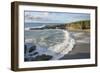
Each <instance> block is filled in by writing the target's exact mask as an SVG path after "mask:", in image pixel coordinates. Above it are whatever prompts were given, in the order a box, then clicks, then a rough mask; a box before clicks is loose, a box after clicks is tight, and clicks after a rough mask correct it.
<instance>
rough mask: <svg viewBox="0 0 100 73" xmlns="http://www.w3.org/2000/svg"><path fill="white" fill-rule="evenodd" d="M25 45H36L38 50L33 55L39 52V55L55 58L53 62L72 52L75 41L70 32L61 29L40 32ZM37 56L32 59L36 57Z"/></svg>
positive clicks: (27, 40) (26, 41)
mask: <svg viewBox="0 0 100 73" xmlns="http://www.w3.org/2000/svg"><path fill="white" fill-rule="evenodd" d="M37 31H38V30H37ZM41 32H42V33H41ZM36 36H37V37H36ZM25 43H32V44H35V45H36V47H37V48H36V50H35V51H33V53H34V52H38V54H37V55H42V54H46V55H51V56H53V58H52V59H53V60H54V59H55V60H57V59H60V58H61V57H63V56H64V55H65V54H68V53H69V52H70V51H72V48H73V47H74V45H75V40H74V39H73V38H71V36H70V34H69V32H68V31H65V30H61V29H45V30H39V31H38V34H36V35H35V36H33V38H30V39H26V40H25ZM37 55H34V56H32V57H36V56H37ZM27 57H29V56H27Z"/></svg>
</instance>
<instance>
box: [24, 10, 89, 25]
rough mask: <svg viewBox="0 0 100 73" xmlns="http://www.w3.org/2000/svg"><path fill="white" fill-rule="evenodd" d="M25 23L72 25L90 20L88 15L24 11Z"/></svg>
mask: <svg viewBox="0 0 100 73" xmlns="http://www.w3.org/2000/svg"><path fill="white" fill-rule="evenodd" d="M24 17H25V23H70V22H75V21H80V20H90V14H87V13H68V12H46V11H24Z"/></svg>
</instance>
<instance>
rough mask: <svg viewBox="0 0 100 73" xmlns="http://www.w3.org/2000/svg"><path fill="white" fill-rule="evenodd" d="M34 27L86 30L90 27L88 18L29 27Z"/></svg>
mask: <svg viewBox="0 0 100 73" xmlns="http://www.w3.org/2000/svg"><path fill="white" fill-rule="evenodd" d="M36 29H67V30H80V29H81V30H86V29H90V20H82V21H76V22H71V23H64V24H63V23H62V24H55V25H49V24H48V25H45V26H44V27H42V28H31V29H30V30H36Z"/></svg>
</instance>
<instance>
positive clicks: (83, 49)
mask: <svg viewBox="0 0 100 73" xmlns="http://www.w3.org/2000/svg"><path fill="white" fill-rule="evenodd" d="M75 34H77V35H76V36H74V39H75V40H76V44H75V46H74V47H73V49H72V51H70V52H69V53H68V54H66V55H64V57H63V58H61V59H87V58H90V33H89V32H82V31H78V32H74V35H75Z"/></svg>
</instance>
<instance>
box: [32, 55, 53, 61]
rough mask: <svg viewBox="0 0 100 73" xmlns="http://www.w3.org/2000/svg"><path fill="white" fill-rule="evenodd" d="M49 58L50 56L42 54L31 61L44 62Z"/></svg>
mask: <svg viewBox="0 0 100 73" xmlns="http://www.w3.org/2000/svg"><path fill="white" fill-rule="evenodd" d="M51 58H52V56H50V55H45V54H43V55H41V56H36V57H35V58H34V59H33V60H35V61H42V60H43V61H44V60H50V59H51Z"/></svg>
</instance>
